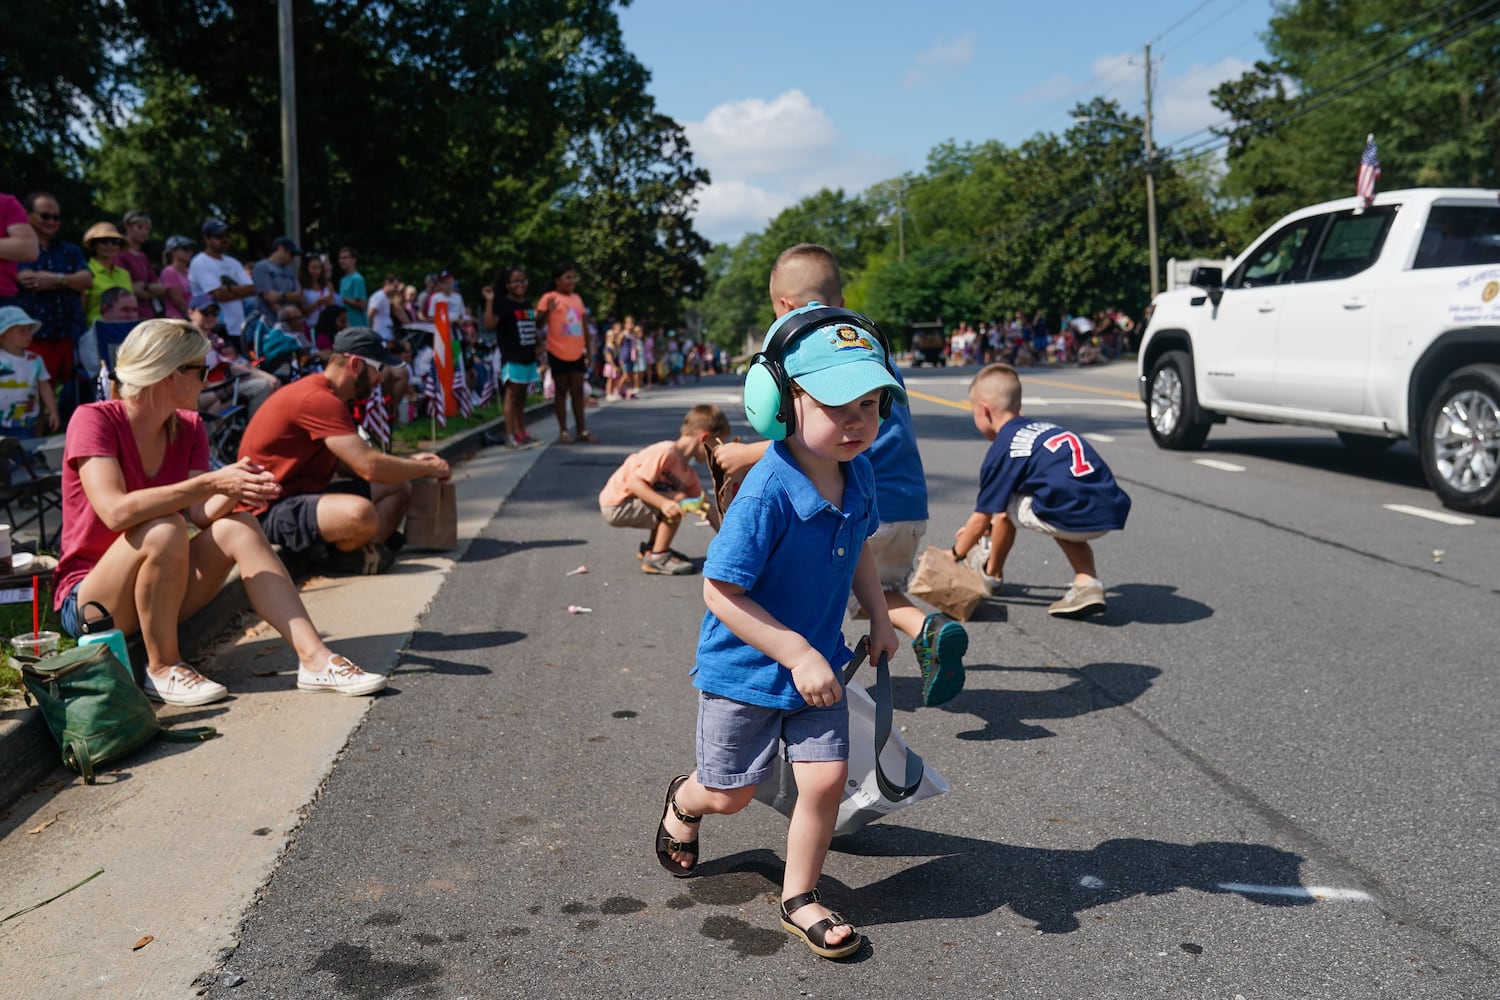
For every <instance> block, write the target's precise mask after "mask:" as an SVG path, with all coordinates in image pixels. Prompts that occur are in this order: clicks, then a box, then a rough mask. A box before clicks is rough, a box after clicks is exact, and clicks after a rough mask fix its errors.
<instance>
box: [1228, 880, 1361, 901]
mask: <svg viewBox="0 0 1500 1000" xmlns="http://www.w3.org/2000/svg"><path fill="white" fill-rule="evenodd" d="M1219 888H1220V889H1223V890H1225V891H1226V892H1244V893H1249V894H1251V895H1254V896H1291V897H1293V898H1296V899H1316V900H1319V901H1320V902H1325V903H1326V902H1349V903H1371V902H1374V897H1373V896H1371V895H1370V894H1369V893H1368V892H1361V891H1360V890H1359V889H1336V888H1333V887H1332V886H1326V885H1247V884H1246V883H1244V882H1220V883H1219Z"/></svg>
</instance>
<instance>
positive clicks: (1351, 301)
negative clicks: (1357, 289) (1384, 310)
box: [1344, 296, 1365, 309]
mask: <svg viewBox="0 0 1500 1000" xmlns="http://www.w3.org/2000/svg"><path fill="white" fill-rule="evenodd" d="M1364 307H1365V300H1364V299H1362V298H1359V297H1358V296H1355V297H1354V298H1348V299H1345V300H1344V308H1345V309H1363V308H1364Z"/></svg>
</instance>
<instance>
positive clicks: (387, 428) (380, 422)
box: [359, 382, 391, 451]
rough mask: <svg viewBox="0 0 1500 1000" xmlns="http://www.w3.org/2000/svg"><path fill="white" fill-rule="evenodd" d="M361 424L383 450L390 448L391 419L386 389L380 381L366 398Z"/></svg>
mask: <svg viewBox="0 0 1500 1000" xmlns="http://www.w3.org/2000/svg"><path fill="white" fill-rule="evenodd" d="M359 425H360V426H361V427H363V428H364V429H365V433H367V434H369V435H370V438H371V440H373V441H374V442H375V443H376V444H378V445H379V446H380V449H381V450H382V451H389V450H390V446H391V421H390V417H389V416H387V414H386V412H385V390H384V389H382V388H381V387H380V383H379V382H376V383H375V388H374V389H372V390H370V398H368V399H366V400H365V412H364V413H363V414H362V415H361V416H360V420H359Z"/></svg>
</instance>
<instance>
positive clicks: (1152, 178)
mask: <svg viewBox="0 0 1500 1000" xmlns="http://www.w3.org/2000/svg"><path fill="white" fill-rule="evenodd" d="M1146 238H1147V239H1148V240H1149V241H1150V243H1151V298H1152V300H1153V301H1154V300H1155V299H1156V293H1157V292H1159V291H1161V279H1160V275H1161V264H1160V260H1159V257H1158V250H1157V245H1156V145H1155V144H1154V143H1153V142H1152V141H1151V43H1150V42H1147V43H1146Z"/></svg>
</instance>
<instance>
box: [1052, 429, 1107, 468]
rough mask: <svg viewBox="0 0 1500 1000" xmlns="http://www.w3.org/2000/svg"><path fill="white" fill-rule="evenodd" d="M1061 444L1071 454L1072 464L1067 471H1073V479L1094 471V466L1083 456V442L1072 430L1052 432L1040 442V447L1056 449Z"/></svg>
mask: <svg viewBox="0 0 1500 1000" xmlns="http://www.w3.org/2000/svg"><path fill="white" fill-rule="evenodd" d="M1063 445H1067V446H1068V451H1069V452H1070V453H1071V454H1072V456H1073V466H1072V468H1070V469H1069V470H1068V471H1069V472H1071V473H1073V478H1074V479H1077V478H1078V477H1079V476H1086V475H1088V474H1089V473H1090V472H1093V471H1094V467H1093V466H1092V465H1090V464H1089V460H1088V459H1086V458H1084V457H1083V442H1082V441H1080V440H1078V435H1077V434H1074V433H1073V432H1072V431H1063V432H1062V433H1060V434H1054V435H1052V436H1051V437H1049V438H1048V439H1047V440H1045V441H1043V442H1042V447H1043V448H1046V449H1047V450H1048V451H1056V450H1057V449H1059V448H1061V447H1062V446H1063Z"/></svg>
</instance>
